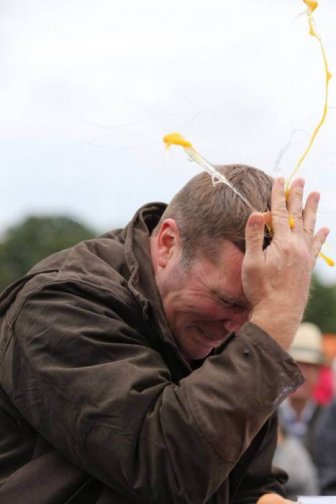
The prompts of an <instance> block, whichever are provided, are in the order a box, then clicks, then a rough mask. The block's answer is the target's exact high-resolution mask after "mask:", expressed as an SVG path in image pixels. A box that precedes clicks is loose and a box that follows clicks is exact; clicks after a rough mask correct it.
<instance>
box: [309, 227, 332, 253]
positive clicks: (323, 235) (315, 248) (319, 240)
mask: <svg viewBox="0 0 336 504" xmlns="http://www.w3.org/2000/svg"><path fill="white" fill-rule="evenodd" d="M328 234H329V229H328V228H322V229H320V230H319V231H318V232H317V233H316V235H315V236H314V237H313V244H312V252H313V255H314V258H315V259H316V258H317V257H318V255H319V254H320V252H321V248H322V245H323V244H324V243H325V241H326V239H327V236H328Z"/></svg>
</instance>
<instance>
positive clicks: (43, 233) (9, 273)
mask: <svg viewBox="0 0 336 504" xmlns="http://www.w3.org/2000/svg"><path fill="white" fill-rule="evenodd" d="M96 235H97V232H96V231H94V230H93V229H91V228H90V227H88V226H86V225H83V224H80V223H79V222H77V221H75V220H74V219H71V218H70V217H65V216H43V217H38V216H31V217H27V218H26V219H25V220H24V221H22V222H20V223H19V224H17V225H15V226H13V227H11V228H9V229H8V230H7V231H6V232H5V233H4V235H3V236H2V238H1V240H0V290H2V289H3V288H4V287H6V286H7V285H8V284H9V283H11V282H12V281H14V280H16V279H17V278H19V277H20V276H22V275H24V274H25V273H26V272H27V271H28V270H29V269H30V268H31V267H32V266H34V264H36V263H37V262H38V261H40V260H41V259H43V258H44V257H47V256H48V255H50V254H53V253H54V252H57V251H59V250H62V249H65V248H68V247H71V246H72V245H74V244H75V243H78V242H80V241H82V240H87V239H89V238H93V237H94V236H96Z"/></svg>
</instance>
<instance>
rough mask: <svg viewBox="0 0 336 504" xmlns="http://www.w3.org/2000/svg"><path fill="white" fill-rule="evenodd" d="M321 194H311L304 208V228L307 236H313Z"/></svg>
mask: <svg viewBox="0 0 336 504" xmlns="http://www.w3.org/2000/svg"><path fill="white" fill-rule="evenodd" d="M319 200H320V195H319V193H317V192H313V193H311V194H309V196H308V198H307V201H306V204H305V207H304V210H303V229H304V232H305V233H306V235H307V236H313V235H314V231H315V224H316V216H317V209H318V204H319Z"/></svg>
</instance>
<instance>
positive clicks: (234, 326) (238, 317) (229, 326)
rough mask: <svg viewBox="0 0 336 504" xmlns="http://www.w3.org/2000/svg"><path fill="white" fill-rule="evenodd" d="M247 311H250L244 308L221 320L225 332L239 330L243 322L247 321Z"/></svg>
mask: <svg viewBox="0 0 336 504" xmlns="http://www.w3.org/2000/svg"><path fill="white" fill-rule="evenodd" d="M249 313H250V312H249V310H248V309H246V310H244V311H242V312H240V313H235V314H232V316H231V317H230V318H228V319H226V320H224V321H223V322H224V327H225V330H226V331H227V332H231V331H235V332H237V331H239V329H240V328H241V326H242V325H243V324H245V322H247V320H248V316H249Z"/></svg>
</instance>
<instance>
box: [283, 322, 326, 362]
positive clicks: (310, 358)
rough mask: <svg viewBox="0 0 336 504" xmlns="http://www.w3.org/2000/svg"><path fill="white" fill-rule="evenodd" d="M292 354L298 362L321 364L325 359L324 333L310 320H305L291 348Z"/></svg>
mask: <svg viewBox="0 0 336 504" xmlns="http://www.w3.org/2000/svg"><path fill="white" fill-rule="evenodd" d="M289 353H290V355H291V356H292V357H293V359H295V360H296V361H298V362H305V363H307V364H317V365H321V364H323V361H324V353H323V342H322V333H321V331H320V329H319V328H318V327H317V326H316V325H315V324H312V323H310V322H303V323H302V324H301V325H300V327H299V329H298V331H297V333H296V335H295V337H294V339H293V342H292V344H291V347H290V349H289Z"/></svg>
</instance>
